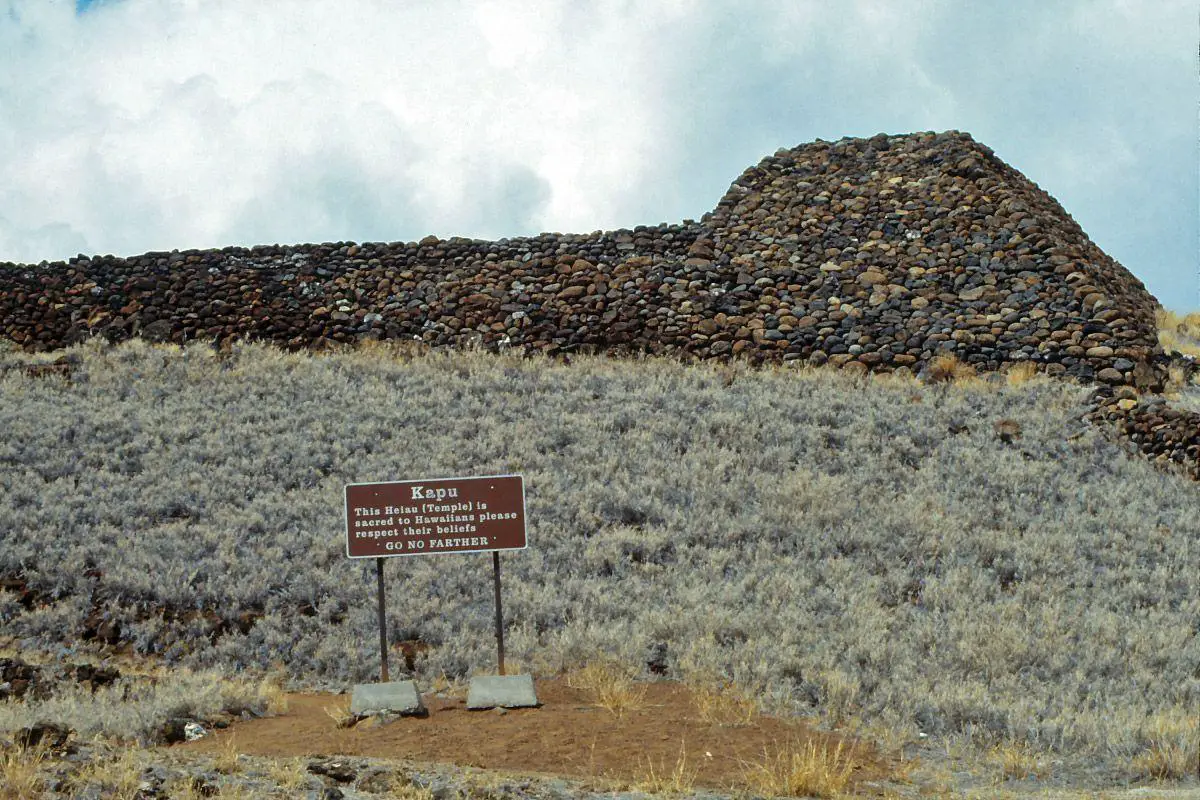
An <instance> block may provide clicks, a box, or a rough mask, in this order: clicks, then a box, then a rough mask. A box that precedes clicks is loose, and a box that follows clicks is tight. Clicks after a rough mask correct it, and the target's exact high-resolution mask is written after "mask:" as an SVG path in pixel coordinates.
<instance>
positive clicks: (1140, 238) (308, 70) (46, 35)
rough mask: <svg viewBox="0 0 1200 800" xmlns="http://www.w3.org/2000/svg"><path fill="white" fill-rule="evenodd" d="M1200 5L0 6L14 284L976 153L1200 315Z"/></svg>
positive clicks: (550, 219) (707, 205) (700, 210)
mask: <svg viewBox="0 0 1200 800" xmlns="http://www.w3.org/2000/svg"><path fill="white" fill-rule="evenodd" d="M1198 10H1200V6H1197V4H1196V3H1195V2H1194V0H1152V1H1151V0H1055V2H1044V0H1007V2H1004V3H991V2H986V3H985V2H962V0H836V2H835V0H820V1H819V2H818V1H816V0H813V1H811V2H809V1H806V0H788V1H787V2H774V1H773V0H771V1H768V0H761V2H737V3H735V2H715V1H714V2H703V1H701V0H695V1H690V0H575V1H574V2H569V1H568V0H527V1H525V2H519V1H513V2H507V1H504V0H475V1H473V2H467V1H465V0H463V1H461V2H456V0H406V2H397V1H396V0H280V2H270V3H268V2H254V1H252V0H90V2H89V1H88V0H79V2H69V1H68V0H0V52H3V53H5V54H6V56H5V57H4V60H3V66H0V261H15V262H24V263H34V262H38V261H41V260H58V259H65V258H69V257H71V256H74V255H76V254H78V253H83V254H88V255H92V254H113V255H136V254H138V253H142V252H146V251H150V250H171V249H175V248H178V249H181V250H183V249H188V248H207V247H223V246H226V245H243V246H250V245H254V244H273V243H280V244H286V243H305V242H324V241H358V242H364V241H412V240H415V239H419V238H421V237H423V236H425V235H427V234H431V233H432V234H436V235H439V236H443V237H448V236H453V235H458V236H467V237H471V238H480V239H499V238H503V237H511V236H522V235H533V234H537V233H540V232H543V231H557V232H563V233H566V232H578V233H586V232H590V231H595V230H611V229H614V228H621V227H633V226H635V225H639V224H646V225H653V224H657V223H659V222H679V221H681V220H683V219H699V218H700V217H701V216H702V215H703V214H704V213H705V212H707V211H709V210H711V209H712V208H713V206H714V205H715V204H716V202H717V200H718V199H719V198H720V197H721V195H722V194H724V192H725V190H726V189H727V188H728V186H729V184H730V183H731V182H732V181H733V180H734V179H735V178H737V176H738V175H739V174H741V172H742V171H743V170H744V169H745V168H746V167H749V166H751V165H753V164H755V163H757V162H758V161H759V160H760V159H761V158H762V157H764V156H766V155H770V154H771V153H773V152H774V151H775V150H777V149H779V148H781V147H794V146H796V145H799V144H803V143H805V142H811V141H813V140H815V139H818V138H821V139H825V140H836V139H839V138H841V137H843V136H872V135H874V134H876V133H881V132H882V133H890V134H899V133H909V132H913V131H925V130H934V131H941V130H950V129H954V130H961V131H966V132H969V133H970V134H971V135H972V136H974V137H975V139H976V140H977V141H980V142H982V143H984V144H986V145H988V146H989V147H991V148H992V149H993V150H995V152H996V154H997V155H998V156H999V157H1000V158H1002V159H1003V160H1004V161H1006V162H1007V163H1009V164H1010V165H1012V166H1013V167H1015V168H1016V169H1018V170H1020V171H1021V172H1022V173H1024V174H1025V175H1026V176H1027V177H1029V178H1030V179H1031V180H1033V181H1035V182H1036V183H1037V184H1038V185H1039V186H1041V187H1042V188H1043V189H1045V190H1046V191H1047V192H1049V193H1050V194H1051V195H1053V196H1054V197H1055V198H1056V199H1058V201H1059V202H1060V203H1062V205H1063V206H1064V208H1066V210H1067V211H1068V212H1069V213H1070V214H1071V215H1072V216H1073V217H1074V218H1075V219H1076V220H1077V221H1078V222H1079V223H1080V225H1082V226H1083V229H1084V230H1085V231H1086V232H1087V233H1088V235H1089V236H1090V237H1091V238H1092V240H1093V241H1095V242H1096V243H1097V244H1098V245H1099V246H1100V247H1101V248H1103V249H1104V250H1105V251H1106V252H1107V253H1109V254H1110V255H1112V256H1113V257H1114V258H1116V259H1117V260H1118V261H1120V262H1121V263H1122V264H1123V265H1124V266H1125V267H1126V268H1128V269H1129V270H1130V271H1131V272H1132V273H1133V274H1134V275H1136V276H1137V277H1138V278H1140V279H1141V280H1142V282H1143V283H1145V284H1146V286H1147V288H1149V289H1150V291H1151V292H1152V293H1153V294H1154V295H1155V296H1156V297H1157V298H1158V299H1159V301H1160V302H1161V303H1162V304H1163V305H1165V306H1167V307H1168V308H1171V309H1173V310H1176V311H1185V312H1186V311H1194V310H1200V126H1198V111H1200V72H1198V61H1197V47H1198V44H1197V43H1198V41H1200V39H1198V36H1200V17H1198Z"/></svg>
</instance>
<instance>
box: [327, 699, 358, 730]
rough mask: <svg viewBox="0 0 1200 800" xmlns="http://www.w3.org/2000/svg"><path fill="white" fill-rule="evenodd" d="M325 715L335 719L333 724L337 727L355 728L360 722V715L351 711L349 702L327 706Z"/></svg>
mask: <svg viewBox="0 0 1200 800" xmlns="http://www.w3.org/2000/svg"><path fill="white" fill-rule="evenodd" d="M324 710H325V716H327V717H329V718H330V719H331V720H333V725H334V727H336V728H342V729H344V728H353V727H354V724H355V723H356V722H358V717H356V716H355V715H353V714H351V713H350V706H349V705H348V704H341V705H334V706H325V709H324Z"/></svg>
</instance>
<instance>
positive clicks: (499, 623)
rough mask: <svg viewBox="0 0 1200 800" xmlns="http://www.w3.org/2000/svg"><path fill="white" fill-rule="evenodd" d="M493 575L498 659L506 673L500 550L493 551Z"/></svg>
mask: <svg viewBox="0 0 1200 800" xmlns="http://www.w3.org/2000/svg"><path fill="white" fill-rule="evenodd" d="M492 577H493V580H494V583H495V588H496V660H497V661H498V662H499V665H500V674H501V675H503V674H504V612H502V611H501V610H500V551H499V550H493V551H492Z"/></svg>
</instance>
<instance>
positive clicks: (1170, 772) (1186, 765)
mask: <svg viewBox="0 0 1200 800" xmlns="http://www.w3.org/2000/svg"><path fill="white" fill-rule="evenodd" d="M1142 738H1143V741H1144V747H1143V750H1142V752H1140V753H1138V754H1137V755H1136V756H1135V757H1134V759H1133V763H1132V765H1131V766H1132V768H1133V773H1134V775H1136V776H1137V777H1139V778H1153V779H1154V780H1161V781H1178V780H1182V779H1184V778H1185V777H1187V776H1188V775H1193V774H1194V775H1196V776H1197V777H1198V778H1200V714H1197V715H1184V714H1180V713H1174V714H1160V715H1157V716H1155V717H1152V718H1151V719H1150V720H1148V721H1147V723H1146V725H1145V726H1144V728H1143V730H1142Z"/></svg>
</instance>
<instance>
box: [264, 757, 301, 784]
mask: <svg viewBox="0 0 1200 800" xmlns="http://www.w3.org/2000/svg"><path fill="white" fill-rule="evenodd" d="M267 776H268V777H269V778H270V779H271V780H272V781H274V782H275V783H276V784H278V785H279V786H282V787H284V788H285V789H299V788H300V787H301V786H303V785H304V784H306V783H308V780H309V772H308V766H307V764H306V763H305V761H304V759H303V758H300V757H298V756H297V757H292V758H277V759H273V760H272V761H271V763H270V764H269V765H268V766H267Z"/></svg>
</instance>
